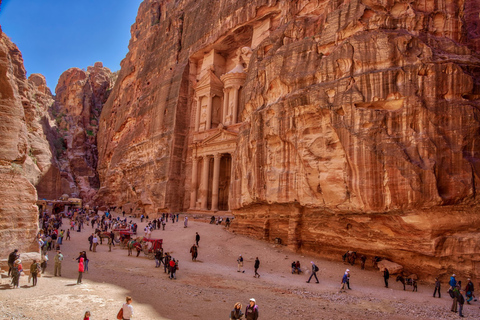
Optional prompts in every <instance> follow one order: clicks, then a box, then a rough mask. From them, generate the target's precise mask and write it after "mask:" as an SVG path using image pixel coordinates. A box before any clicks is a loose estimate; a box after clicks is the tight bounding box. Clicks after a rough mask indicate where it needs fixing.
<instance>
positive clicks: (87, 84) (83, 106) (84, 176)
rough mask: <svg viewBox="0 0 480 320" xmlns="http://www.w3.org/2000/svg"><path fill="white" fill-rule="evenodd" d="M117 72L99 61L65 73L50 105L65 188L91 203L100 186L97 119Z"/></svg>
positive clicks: (63, 188) (57, 153) (55, 144)
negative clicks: (53, 101) (90, 65)
mask: <svg viewBox="0 0 480 320" xmlns="http://www.w3.org/2000/svg"><path fill="white" fill-rule="evenodd" d="M115 79H116V74H115V73H112V72H111V71H110V69H108V68H106V67H103V64H102V63H101V62H96V63H95V65H94V66H93V67H88V68H87V70H81V69H79V68H71V69H68V70H67V71H65V72H64V73H62V75H61V76H60V78H59V80H58V84H57V87H56V89H55V103H54V104H53V106H52V108H51V113H52V116H53V117H54V118H55V124H54V126H55V129H56V131H55V137H54V138H53V142H54V146H55V151H56V158H57V159H58V168H59V169H60V171H61V172H62V176H63V179H62V183H63V186H62V190H64V193H67V194H69V195H72V194H73V195H75V196H77V197H80V198H81V199H82V200H83V202H84V203H86V204H91V203H92V199H93V198H94V196H95V195H96V192H97V190H98V188H99V180H98V174H97V170H96V169H97V154H98V152H97V141H96V140H97V139H96V137H97V131H98V119H99V117H100V113H101V111H102V108H103V104H104V103H105V102H106V101H107V99H108V96H109V93H110V90H111V89H112V87H113V84H114V83H115Z"/></svg>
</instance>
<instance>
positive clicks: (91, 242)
mask: <svg viewBox="0 0 480 320" xmlns="http://www.w3.org/2000/svg"><path fill="white" fill-rule="evenodd" d="M88 242H89V243H90V248H89V249H88V250H89V251H92V246H93V233H92V234H91V235H90V236H89V237H88Z"/></svg>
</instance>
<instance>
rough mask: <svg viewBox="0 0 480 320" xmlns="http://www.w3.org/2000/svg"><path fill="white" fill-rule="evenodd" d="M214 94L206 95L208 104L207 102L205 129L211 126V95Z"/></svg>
mask: <svg viewBox="0 0 480 320" xmlns="http://www.w3.org/2000/svg"><path fill="white" fill-rule="evenodd" d="M214 96H215V95H214V94H209V95H208V104H207V123H206V126H205V130H208V129H210V128H211V127H212V105H213V97H214Z"/></svg>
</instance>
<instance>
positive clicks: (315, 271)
mask: <svg viewBox="0 0 480 320" xmlns="http://www.w3.org/2000/svg"><path fill="white" fill-rule="evenodd" d="M310 262H311V264H312V274H311V275H310V278H308V280H307V283H310V280H311V279H312V277H313V276H315V279H316V280H317V283H320V281H318V278H317V272H318V270H319V269H318V267H317V266H316V265H315V263H313V261H310Z"/></svg>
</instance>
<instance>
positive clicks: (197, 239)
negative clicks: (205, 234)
mask: <svg viewBox="0 0 480 320" xmlns="http://www.w3.org/2000/svg"><path fill="white" fill-rule="evenodd" d="M199 242H200V235H199V234H198V232H195V243H196V244H197V247H200V245H199V244H198V243H199Z"/></svg>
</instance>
